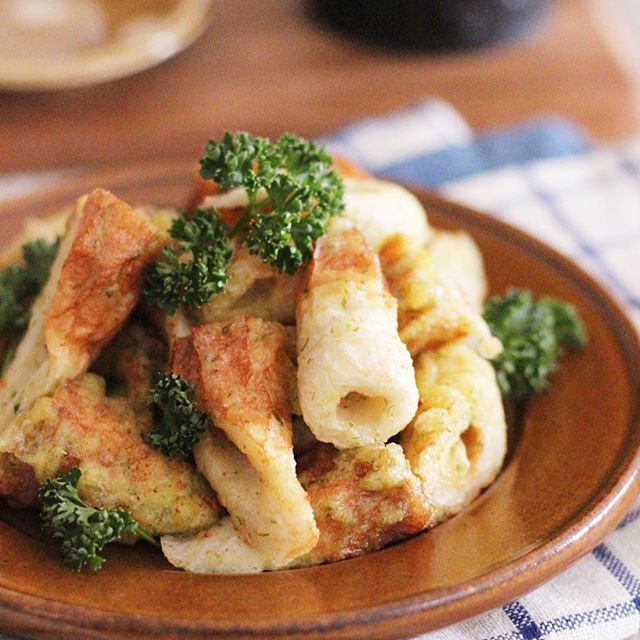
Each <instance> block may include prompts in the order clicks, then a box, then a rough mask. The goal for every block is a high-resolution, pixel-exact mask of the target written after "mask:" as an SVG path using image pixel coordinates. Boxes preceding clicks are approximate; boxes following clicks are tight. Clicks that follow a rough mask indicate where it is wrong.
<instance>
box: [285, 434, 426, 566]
mask: <svg viewBox="0 0 640 640" xmlns="http://www.w3.org/2000/svg"><path fill="white" fill-rule="evenodd" d="M299 467H300V482H301V483H302V486H303V487H304V488H305V489H306V490H307V493H308V494H309V499H310V500H311V505H312V506H313V512H314V514H315V517H316V522H317V523H318V528H319V529H320V539H319V541H318V544H317V545H316V546H315V547H314V548H313V549H312V550H311V551H310V552H309V553H307V554H305V555H304V556H302V557H300V558H298V559H297V560H296V561H295V562H294V565H295V566H307V565H313V564H320V563H322V562H335V561H337V560H343V559H345V558H350V557H352V556H357V555H362V554H364V553H369V552H371V551H376V550H377V549H381V548H382V547H384V546H385V545H387V544H390V543H391V542H395V541H397V540H401V539H402V538H406V537H407V536H410V535H414V534H416V533H418V532H419V531H422V530H423V529H424V528H425V527H426V526H427V524H428V522H429V520H430V517H431V514H430V511H429V508H428V506H427V505H426V504H425V501H424V497H423V495H422V491H421V489H420V483H419V482H418V479H417V478H416V477H415V476H414V475H413V473H412V472H411V468H410V466H409V463H408V462H407V460H406V458H405V457H404V455H403V453H402V449H401V448H400V447H399V446H398V445H397V444H388V445H369V446H366V447H360V448H358V449H350V450H345V451H338V450H337V449H335V448H334V447H332V446H331V445H319V446H318V447H316V448H315V449H313V450H312V451H310V452H308V453H307V454H305V455H304V456H303V457H302V459H301V460H300V463H299Z"/></svg>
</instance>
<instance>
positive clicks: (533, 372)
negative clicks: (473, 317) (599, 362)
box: [483, 289, 587, 401]
mask: <svg viewBox="0 0 640 640" xmlns="http://www.w3.org/2000/svg"><path fill="white" fill-rule="evenodd" d="M483 316H484V319H485V320H486V321H487V324H488V325H489V327H490V328H491V331H492V333H493V334H494V335H495V336H497V337H498V338H500V340H501V341H502V345H503V351H502V353H501V354H500V355H498V356H497V357H496V358H495V359H494V360H493V361H492V362H493V366H494V368H495V370H496V377H497V380H498V385H499V386H500V390H501V391H502V394H503V395H504V396H506V397H509V398H511V399H513V400H516V401H521V400H526V399H527V398H529V397H531V396H533V395H535V394H536V393H538V392H539V391H543V390H544V389H546V388H547V387H548V386H549V382H548V377H549V374H551V373H552V372H553V371H555V369H556V368H557V366H558V361H559V359H560V358H561V356H562V355H563V353H564V349H565V347H569V348H571V349H580V348H582V347H583V346H584V345H585V344H586V341H587V334H586V330H585V327H584V325H583V323H582V321H581V320H580V318H579V317H578V315H577V313H576V311H575V309H574V308H573V307H572V306H570V305H568V304H566V303H564V302H562V301H560V300H556V299H554V298H549V297H547V298H541V299H540V300H539V301H538V302H535V301H534V300H533V297H532V295H531V293H530V292H528V291H521V290H518V289H510V290H509V291H508V292H507V293H506V295H504V296H503V297H495V298H492V299H490V300H489V301H488V302H487V304H486V306H485V308H484V313H483Z"/></svg>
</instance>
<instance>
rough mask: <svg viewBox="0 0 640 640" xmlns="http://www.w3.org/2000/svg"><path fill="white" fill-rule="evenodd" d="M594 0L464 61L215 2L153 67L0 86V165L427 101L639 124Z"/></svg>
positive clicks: (302, 17) (255, 0)
mask: <svg viewBox="0 0 640 640" xmlns="http://www.w3.org/2000/svg"><path fill="white" fill-rule="evenodd" d="M587 2H588V0H558V2H557V4H556V6H555V8H554V10H553V11H552V12H551V14H550V15H549V16H548V18H547V20H546V22H545V23H543V24H541V25H540V26H539V28H538V29H537V31H536V32H535V33H533V34H531V36H530V38H529V40H527V41H519V42H516V43H510V44H507V45H503V46H501V47H497V48H493V49H489V50H487V51H483V52H475V53H472V54H467V55H456V56H424V55H401V54H397V53H391V52H388V51H383V50H377V49H372V48H370V47H368V46H366V45H361V44H358V43H356V42H352V41H350V40H348V39H345V38H343V37H342V36H340V35H337V34H335V33H332V32H329V31H327V30H324V29H323V28H321V27H320V26H318V25H317V24H316V23H315V22H314V21H313V20H312V19H311V17H310V16H309V15H308V13H307V12H306V11H305V5H304V3H303V2H301V1H300V0H272V1H270V2H263V1H261V0H216V5H215V6H216V9H215V11H216V14H217V17H216V18H214V23H213V25H212V27H211V28H210V29H209V30H208V32H207V33H206V34H205V35H204V36H203V37H202V38H201V39H200V40H199V41H198V42H197V43H196V44H195V45H194V46H192V47H191V48H190V49H189V50H187V51H186V52H184V53H182V54H181V55H179V56H178V57H176V58H175V59H173V60H170V61H169V62H167V63H166V64H164V65H161V66H160V67H157V68H155V69H151V70H148V71H146V72H143V73H141V74H139V75H137V76H134V77H131V78H127V79H123V80H119V81H116V82H111V83H108V84H105V85H101V86H96V87H92V88H85V89H76V90H70V91H59V92H53V93H48V94H45V93H41V94H9V93H4V94H2V93H0V151H1V153H0V171H3V170H9V169H19V168H20V169H35V168H45V167H49V168H50V167H60V166H69V165H78V164H92V165H96V164H112V163H119V162H127V161H131V160H135V159H140V158H148V157H161V156H164V157H176V156H182V157H197V156H198V154H199V152H200V150H201V148H202V146H203V143H204V142H205V141H206V139H207V138H208V137H209V136H211V135H219V134H220V133H221V132H222V131H223V130H224V129H238V128H241V129H248V130H251V131H252V132H254V133H262V134H267V135H277V134H278V133H280V132H282V131H283V130H291V131H295V132H298V133H300V134H303V135H316V134H321V133H324V132H328V131H330V130H332V129H333V128H335V127H337V126H339V125H342V124H344V123H346V122H349V121H352V120H354V119H358V118H361V117H363V116H367V115H376V114H383V113H386V112H388V111H390V110H393V109H398V108H401V107H404V106H406V105H407V104H409V103H412V102H415V101H417V100H420V99H422V98H424V97H426V96H440V97H442V98H444V99H446V100H449V101H450V102H451V103H452V104H453V105H454V106H455V107H456V108H458V109H459V110H460V111H461V112H462V113H463V115H464V116H465V117H466V118H467V119H468V120H469V122H470V123H471V124H472V125H473V126H474V127H484V126H490V125H499V124H507V123H513V122H517V121H520V120H522V119H524V118H529V117H534V116H538V115H542V114H549V113H554V114H559V115H564V116H566V117H569V118H574V119H576V120H577V121H578V122H579V123H581V124H582V125H583V126H584V127H585V128H586V129H587V131H588V132H590V133H591V134H593V135H594V136H595V137H598V138H613V137H619V136H623V135H628V134H630V133H632V132H634V131H638V130H640V119H639V113H638V108H637V106H634V105H636V103H635V102H634V101H635V98H636V92H635V88H634V86H633V83H632V82H631V81H630V80H629V79H628V78H627V76H626V75H625V74H624V72H623V71H622V70H621V67H620V65H619V64H618V63H617V61H616V59H615V57H614V55H613V54H612V53H611V51H610V50H609V48H608V46H607V45H606V44H605V42H604V40H603V38H602V36H601V34H600V33H599V30H598V28H597V27H596V26H595V24H594V22H593V20H592V18H591V15H590V12H589V10H588V8H587Z"/></svg>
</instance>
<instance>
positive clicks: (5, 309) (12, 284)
mask: <svg viewBox="0 0 640 640" xmlns="http://www.w3.org/2000/svg"><path fill="white" fill-rule="evenodd" d="M58 245H59V242H58V241H56V242H53V243H48V242H45V241H44V240H36V241H34V242H29V243H27V244H25V245H24V246H23V247H22V255H23V259H24V264H17V265H11V266H10V267H8V268H7V269H5V270H4V271H2V272H0V339H1V340H2V351H3V364H2V368H1V370H4V369H5V368H6V366H7V365H8V363H9V361H10V360H11V358H12V357H13V354H14V352H15V349H16V348H17V346H18V344H19V342H20V340H21V338H22V334H23V332H24V329H25V328H26V326H27V325H28V324H29V317H30V302H31V301H32V299H33V298H34V297H35V296H37V295H38V294H39V293H40V291H41V289H42V287H43V286H44V285H45V283H46V282H47V280H48V278H49V272H50V271H51V265H52V264H53V261H54V260H55V257H56V254H57V252H58Z"/></svg>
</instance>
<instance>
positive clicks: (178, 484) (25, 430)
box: [0, 374, 219, 535]
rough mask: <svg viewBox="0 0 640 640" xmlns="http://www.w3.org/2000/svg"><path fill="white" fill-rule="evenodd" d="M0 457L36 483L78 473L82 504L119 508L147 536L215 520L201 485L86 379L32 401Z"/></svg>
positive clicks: (211, 500) (124, 407)
mask: <svg viewBox="0 0 640 640" xmlns="http://www.w3.org/2000/svg"><path fill="white" fill-rule="evenodd" d="M0 451H1V452H4V453H9V454H11V455H12V456H13V457H14V458H15V459H16V460H18V461H20V462H21V463H22V464H26V465H28V466H29V467H30V468H31V469H32V470H33V474H34V476H35V478H36V480H37V482H38V484H41V483H42V482H44V481H45V480H46V479H47V478H51V477H54V476H56V475H58V474H60V473H62V472H65V471H68V470H69V469H70V468H71V467H74V466H78V467H80V470H81V471H82V477H81V479H80V483H79V492H80V495H81V496H82V498H83V499H84V500H86V501H87V503H89V504H90V505H92V506H94V507H97V508H109V509H110V508H115V507H121V508H123V509H126V510H127V511H128V512H129V513H130V514H131V515H132V516H133V517H134V518H135V519H136V520H137V521H138V523H139V524H140V525H141V526H142V527H144V528H145V529H147V530H148V531H149V532H151V533H152V534H155V535H160V534H168V533H189V532H194V531H197V530H199V529H202V528H205V527H209V526H211V525H212V524H213V523H214V522H216V520H217V519H218V511H219V505H218V503H217V501H216V499H215V496H214V495H213V493H212V492H211V490H210V489H209V487H208V486H207V484H206V482H205V481H204V479H203V478H201V477H200V476H199V475H198V474H196V473H195V471H194V470H193V469H192V468H191V467H190V466H189V465H188V464H187V463H186V462H183V461H181V460H178V459H169V458H166V457H165V456H163V455H162V454H161V453H159V452H158V451H157V450H155V449H153V448H152V447H151V446H149V445H148V444H147V443H146V442H145V440H144V439H143V437H142V429H141V426H140V424H139V422H138V420H137V419H136V416H135V415H134V413H133V412H132V410H131V409H130V408H129V406H128V403H127V401H126V400H124V399H121V398H108V397H107V396H106V395H105V384H104V380H103V379H102V378H100V377H98V376H96V375H93V374H86V375H84V376H82V377H80V378H78V379H77V380H68V381H66V382H64V383H62V384H61V385H60V386H59V387H58V388H57V389H56V391H55V392H54V393H53V395H52V396H51V397H46V398H40V399H39V400H37V401H36V402H35V403H34V404H33V406H32V407H31V408H30V409H28V410H26V411H25V412H23V413H22V414H21V415H20V416H18V418H17V419H16V420H14V421H13V422H12V423H11V425H10V427H9V428H8V429H6V430H5V431H4V432H3V433H2V434H1V435H0Z"/></svg>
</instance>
